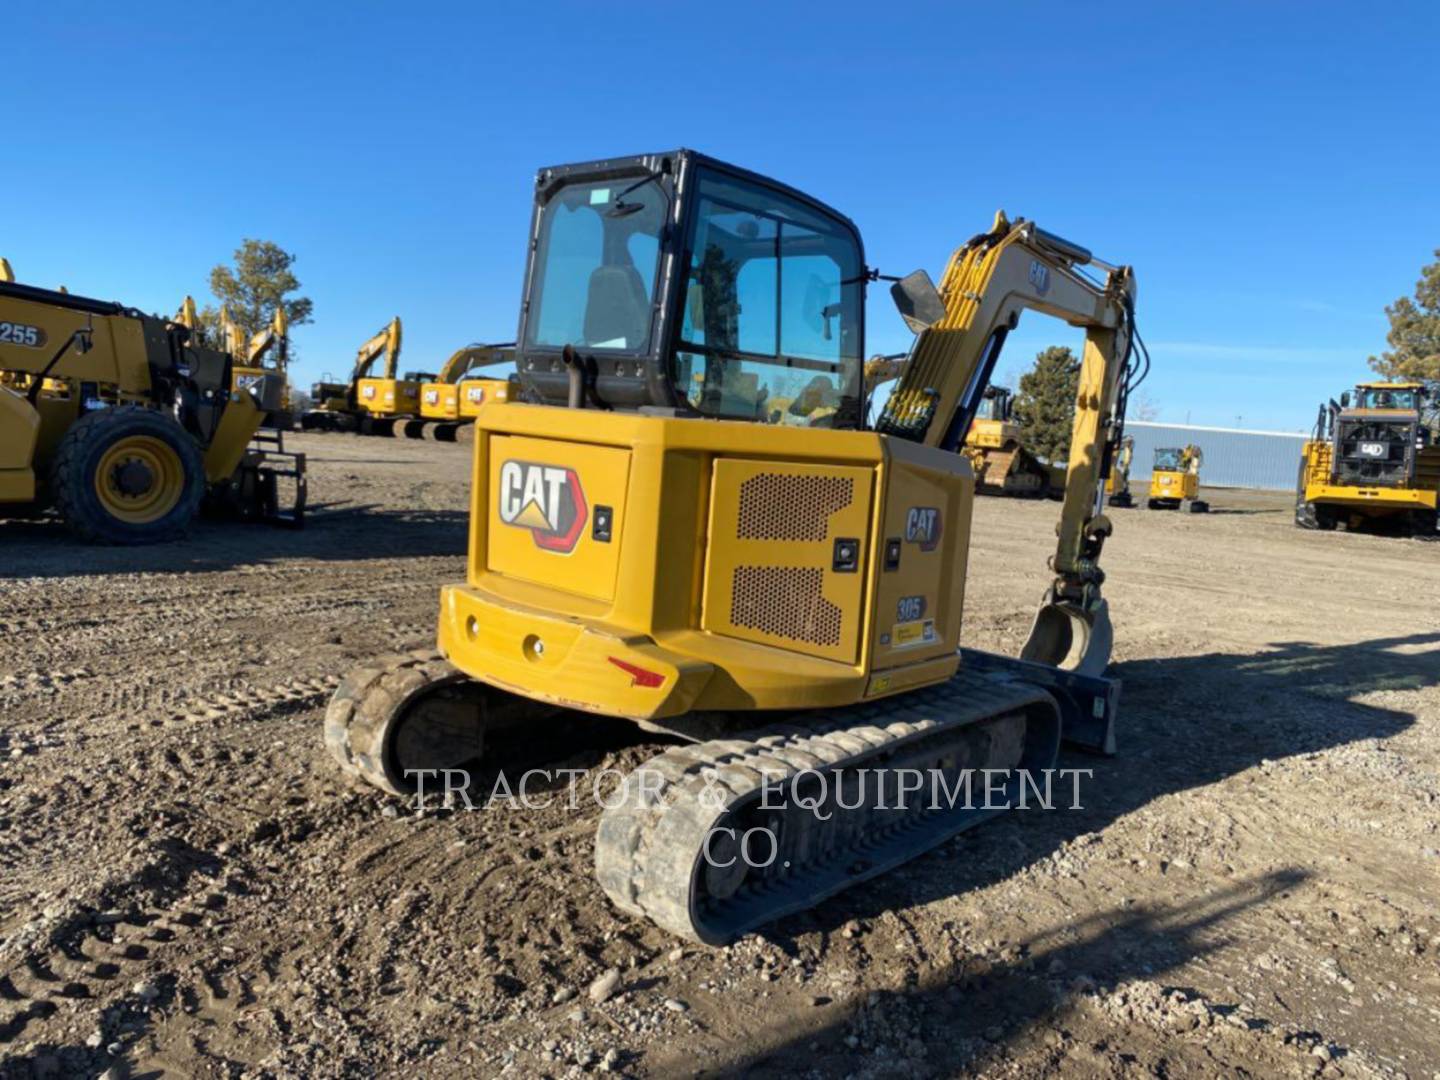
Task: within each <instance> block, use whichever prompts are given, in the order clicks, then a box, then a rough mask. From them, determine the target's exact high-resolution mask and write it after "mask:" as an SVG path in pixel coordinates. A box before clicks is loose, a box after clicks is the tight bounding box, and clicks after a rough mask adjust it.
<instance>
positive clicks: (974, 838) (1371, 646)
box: [723, 632, 1440, 1076]
mask: <svg viewBox="0 0 1440 1080" xmlns="http://www.w3.org/2000/svg"><path fill="white" fill-rule="evenodd" d="M1114 672H1115V674H1117V675H1119V676H1120V677H1121V678H1122V679H1124V681H1125V686H1124V691H1123V694H1122V697H1121V709H1120V726H1119V753H1118V755H1117V756H1116V757H1113V758H1103V757H1098V756H1093V755H1089V754H1084V753H1080V752H1074V751H1067V752H1065V753H1064V754H1062V758H1061V763H1060V764H1061V767H1065V768H1074V769H1093V770H1094V776H1093V777H1092V778H1090V779H1088V780H1086V781H1084V782H1083V784H1082V788H1081V800H1082V802H1083V804H1084V808H1083V809H1079V810H1071V809H1067V808H1065V806H1064V805H1063V804H1062V805H1058V806H1057V809H1055V810H1054V811H1048V812H1047V811H1041V810H1033V809H1032V810H1031V811H1028V812H1021V811H1015V812H1012V813H1011V814H1009V815H1006V816H1004V817H1002V818H999V819H997V820H996V821H994V822H991V823H989V824H986V825H981V826H979V827H978V828H976V829H973V830H971V831H970V832H968V833H965V834H963V835H962V837H961V838H959V839H958V840H957V841H954V842H952V843H951V844H950V845H948V846H946V847H944V848H942V849H940V850H939V851H938V852H936V853H935V854H932V855H930V856H928V857H926V858H923V859H921V860H918V861H917V862H915V863H912V864H911V865H910V867H908V868H902V869H901V870H900V871H899V872H897V873H892V874H890V875H887V876H884V877H882V878H879V879H877V880H876V881H874V882H871V883H868V884H866V885H864V886H862V887H859V888H857V889H855V890H853V891H851V892H847V893H842V894H840V895H839V896H837V897H835V898H833V899H832V900H829V901H827V902H825V903H822V904H821V905H820V906H819V907H817V908H815V909H814V910H812V911H809V912H806V913H804V914H802V915H798V916H794V917H791V918H788V919H785V920H782V921H781V922H780V923H778V924H776V926H775V927H774V928H772V929H771V930H770V931H769V932H768V933H767V934H766V936H767V937H768V938H769V939H770V940H771V942H772V944H774V945H775V946H776V947H777V948H779V949H781V950H782V951H786V952H789V953H792V954H793V952H794V948H795V947H794V940H793V939H794V938H795V936H797V935H799V934H803V933H814V932H817V931H818V932H820V933H822V934H826V935H830V934H834V933H837V932H838V931H839V929H840V928H841V927H842V926H844V924H846V923H847V922H849V921H851V920H853V919H860V920H869V919H875V918H878V917H880V916H881V915H883V914H884V913H885V912H887V911H899V912H903V911H905V910H906V909H907V908H911V907H914V906H917V905H921V904H926V903H929V902H932V901H936V900H940V899H943V898H945V897H949V896H955V895H959V894H963V893H966V892H971V891H974V890H978V889H983V888H985V887H987V886H991V885H994V884H996V883H998V882H1001V881H1004V880H1006V879H1008V878H1010V877H1012V876H1014V875H1015V874H1017V873H1019V872H1021V871H1022V870H1024V869H1025V868H1026V867H1029V866H1032V865H1034V864H1037V863H1040V862H1042V861H1044V860H1046V859H1048V858H1049V857H1050V856H1051V855H1053V854H1054V853H1055V852H1056V851H1057V850H1058V849H1059V848H1060V847H1061V846H1062V845H1064V844H1066V843H1067V842H1069V841H1071V840H1074V839H1075V838H1076V837H1079V836H1081V835H1082V834H1085V833H1092V832H1098V831H1100V830H1102V829H1104V828H1105V827H1106V826H1107V825H1109V824H1110V823H1111V822H1113V821H1116V820H1117V819H1119V818H1121V817H1123V816H1125V815H1127V814H1129V813H1132V812H1134V811H1136V810H1138V809H1140V808H1141V807H1143V806H1145V805H1146V804H1147V803H1150V802H1151V801H1153V800H1155V799H1158V798H1160V797H1162V796H1165V795H1168V794H1171V793H1175V792H1181V791H1186V790H1189V789H1193V788H1198V787H1203V786H1206V785H1209V784H1214V783H1217V782H1219V781H1222V780H1224V779H1225V778H1227V777H1230V776H1233V775H1235V774H1237V773H1240V772H1242V771H1244V770H1246V769H1249V768H1251V767H1253V766H1255V765H1258V764H1259V763H1261V762H1262V761H1266V760H1271V761H1274V760H1281V759H1284V758H1287V757H1293V756H1297V755H1306V754H1314V753H1319V752H1323V751H1325V750H1328V749H1331V748H1334V747H1338V746H1342V745H1345V744H1348V743H1354V742H1359V741H1362V740H1366V739H1384V738H1389V737H1392V736H1394V735H1397V734H1399V733H1400V732H1403V731H1405V730H1406V729H1407V728H1409V727H1410V726H1411V725H1412V724H1413V723H1414V722H1415V718H1414V716H1413V715H1412V714H1410V713H1407V712H1402V711H1398V710H1393V709H1383V708H1377V707H1375V706H1372V705H1366V704H1360V703H1357V702H1355V701H1354V700H1352V699H1353V698H1355V697H1357V696H1359V695H1362V694H1366V693H1371V692H1375V691H1381V690H1418V689H1424V688H1428V687H1434V686H1436V685H1440V633H1434V632H1431V633H1422V634H1414V635H1409V636H1403V637H1393V638H1382V639H1376V640H1373V641H1366V642H1359V643H1355V644H1350V645H1337V646H1320V645H1313V644H1307V643H1303V642H1290V643H1281V644H1277V645H1275V646H1274V647H1273V648H1272V649H1271V651H1268V652H1264V653H1258V654H1245V655H1237V654H1227V653H1207V654H1202V655H1198V656H1188V657H1177V658H1156V659H1147V660H1133V661H1128V662H1125V663H1121V664H1117V665H1115V668H1114ZM1177 687H1184V688H1185V692H1184V694H1183V695H1181V694H1177V692H1176V688H1177ZM1064 790H1065V792H1066V795H1067V797H1068V794H1069V787H1068V785H1067V786H1066V787H1065V788H1064ZM1061 802H1062V801H1061V800H1060V799H1059V798H1058V797H1057V804H1060V803H1061ZM1307 876H1308V875H1307V873H1306V871H1304V869H1303V868H1288V869H1286V870H1284V871H1277V872H1274V873H1270V874H1267V875H1264V876H1262V877H1259V878H1255V879H1251V880H1249V881H1246V882H1242V883H1239V884H1237V885H1235V886H1233V887H1229V888H1227V889H1225V890H1222V891H1218V892H1206V893H1202V894H1199V895H1196V896H1190V897H1184V896H1180V897H1177V900H1176V902H1175V904H1174V905H1173V906H1170V907H1166V908H1165V909H1163V910H1161V909H1153V910H1130V911H1127V910H1123V909H1120V908H1116V909H1113V910H1110V911H1108V912H1105V913H1103V914H1097V915H1094V916H1091V917H1090V918H1089V919H1087V920H1086V921H1085V922H1083V923H1070V924H1067V933H1074V934H1078V935H1079V936H1080V938H1081V939H1082V940H1079V941H1077V942H1073V943H1069V944H1057V943H1053V942H1049V941H1046V940H1045V939H1044V938H1043V936H1042V937H1041V938H1039V939H1036V940H1034V941H1030V942H1025V943H1022V946H1021V957H1022V959H1021V961H1020V962H1017V963H1016V964H1013V965H1001V966H999V967H994V968H989V969H988V970H987V971H986V972H985V973H984V974H983V975H979V974H975V973H972V972H971V971H969V970H968V968H967V967H961V966H952V967H951V968H949V969H948V970H946V971H944V972H943V973H942V974H941V976H940V977H939V979H938V985H928V986H920V987H917V988H915V989H914V990H912V991H908V992H907V993H905V994H903V995H894V996H897V997H904V998H909V999H913V1003H914V1004H915V1005H916V1006H917V1007H919V1008H924V1009H929V1008H931V1007H934V1008H942V1007H943V1008H944V1009H945V1010H946V1012H945V1013H942V1014H941V1015H944V1016H946V1025H945V1026H946V1029H947V1030H948V1031H951V1032H953V1036H954V1037H953V1039H952V1040H950V1041H949V1042H948V1043H947V1044H946V1045H937V1044H935V1043H933V1042H932V1043H931V1044H930V1046H931V1051H932V1056H931V1057H930V1058H929V1059H927V1063H928V1064H929V1065H930V1066H931V1067H933V1068H938V1069H939V1070H940V1072H941V1074H942V1075H945V1074H948V1073H947V1070H954V1069H962V1068H963V1067H964V1065H965V1059H964V1058H963V1057H954V1058H953V1059H951V1058H947V1057H946V1054H947V1053H958V1052H959V1051H957V1050H956V1048H955V1044H963V1042H964V1040H965V1039H967V1038H971V1039H979V1038H981V1037H982V1036H983V1035H984V1033H986V1032H987V1031H988V1032H990V1033H991V1034H992V1035H993V1034H994V1032H993V1030H992V1029H994V1028H997V1027H998V1028H999V1029H1000V1030H1001V1031H1002V1032H1003V1033H1004V1034H1003V1035H1002V1039H1006V1038H1010V1037H1013V1036H1015V1035H1017V1034H1019V1033H1020V1032H1022V1031H1023V1030H1024V1029H1025V1028H1026V1027H1027V1026H1028V1025H1029V1024H1030V1023H1031V1022H1033V1021H1034V1020H1036V1019H1037V1018H1039V1017H1040V1016H1042V1015H1044V1014H1046V1013H1048V1012H1049V1011H1051V1010H1052V1009H1054V1008H1055V1007H1056V1006H1057V1001H1056V999H1055V998H1054V996H1053V995H1052V994H1051V993H1050V992H1049V991H1047V990H1046V989H1045V983H1044V980H1043V979H1039V980H1037V979H1036V978H1035V976H1034V973H1035V972H1044V971H1046V970H1047V969H1048V968H1049V967H1050V966H1051V964H1052V962H1053V961H1056V960H1058V961H1059V962H1060V968H1061V969H1063V970H1065V971H1067V972H1071V973H1085V974H1086V975H1088V976H1089V977H1091V978H1093V979H1095V980H1097V981H1099V982H1100V983H1102V984H1111V985H1113V984H1114V983H1118V982H1121V981H1123V980H1125V979H1127V978H1130V977H1135V976H1144V977H1147V978H1148V977H1152V976H1156V977H1158V978H1159V979H1160V981H1163V973H1164V972H1165V971H1167V970H1172V969H1174V968H1177V967H1180V966H1182V965H1183V964H1185V963H1187V962H1188V961H1190V960H1192V959H1194V958H1196V957H1198V956H1201V955H1203V954H1204V952H1205V951H1206V948H1207V946H1206V945H1205V943H1204V942H1203V941H1202V940H1200V938H1199V934H1200V932H1201V931H1203V930H1206V929H1209V928H1214V927H1216V926H1217V924H1219V923H1221V922H1223V921H1224V920H1225V919H1226V918H1228V917H1230V916H1232V915H1234V914H1236V913H1237V912H1239V911H1240V910H1242V909H1243V908H1245V907H1248V906H1251V905H1254V904H1259V903H1263V902H1264V901H1265V900H1266V899H1267V898H1269V897H1271V896H1274V895H1276V894H1279V893H1283V892H1284V891H1285V890H1287V889H1290V888H1293V887H1295V886H1296V885H1298V884H1300V883H1301V882H1303V881H1304V880H1305V878H1306V877H1307ZM1068 977H1069V976H1067V978H1068ZM952 986H959V987H960V988H961V990H962V991H964V993H963V994H962V995H961V996H960V998H959V999H958V1000H955V999H954V996H953V994H950V987H952ZM847 1023H848V1016H847V1017H844V1018H840V1019H837V1020H836V1021H834V1022H833V1023H832V1024H831V1025H830V1026H829V1027H827V1028H825V1029H823V1030H820V1031H818V1032H817V1031H815V1030H813V1029H809V1030H806V1031H804V1032H803V1033H795V1032H787V1031H778V1032H775V1033H773V1034H772V1035H771V1036H770V1037H769V1038H767V1037H766V1036H765V1035H764V1033H757V1035H756V1039H755V1042H754V1043H753V1044H752V1045H761V1046H765V1045H766V1044H768V1047H767V1048H766V1049H762V1050H760V1051H759V1052H758V1053H755V1054H754V1055H752V1056H749V1057H747V1058H746V1059H744V1060H743V1061H735V1062H730V1063H727V1064H726V1065H725V1066H723V1070H724V1071H725V1072H726V1073H737V1072H738V1073H742V1074H743V1075H746V1076H769V1075H776V1076H780V1075H789V1074H790V1073H791V1072H793V1071H794V1068H795V1063H796V1062H797V1061H802V1060H803V1061H804V1062H805V1063H806V1064H807V1066H813V1065H814V1064H815V1063H816V1060H815V1058H816V1055H815V1053H814V1052H813V1051H811V1050H810V1049H809V1047H810V1044H812V1043H815V1042H817V1041H818V1042H821V1043H822V1044H826V1045H834V1040H835V1039H836V1038H837V1036H839V1035H841V1034H842V1033H843V1029H844V1028H845V1027H846V1025H847ZM833 1064H834V1065H835V1066H836V1068H837V1070H838V1071H839V1072H840V1073H842V1074H843V1073H844V1072H845V1071H846V1069H845V1068H843V1067H842V1059H841V1058H840V1057H839V1056H837V1057H836V1058H835V1060H834V1062H833ZM851 1068H853V1063H852V1065H851Z"/></svg>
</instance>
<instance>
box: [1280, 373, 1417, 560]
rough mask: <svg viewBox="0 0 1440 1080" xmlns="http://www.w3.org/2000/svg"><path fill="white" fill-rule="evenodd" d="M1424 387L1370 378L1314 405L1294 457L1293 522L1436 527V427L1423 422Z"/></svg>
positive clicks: (1308, 525) (1309, 525) (1408, 529)
mask: <svg viewBox="0 0 1440 1080" xmlns="http://www.w3.org/2000/svg"><path fill="white" fill-rule="evenodd" d="M1431 394H1432V391H1431V389H1430V388H1429V387H1427V386H1426V384H1424V383H1420V382H1371V383H1361V384H1360V385H1358V386H1356V387H1355V392H1354V398H1353V400H1352V398H1351V395H1350V394H1349V393H1345V394H1342V395H1340V402H1339V404H1336V403H1335V402H1334V401H1331V402H1328V403H1326V404H1324V405H1322V406H1320V414H1319V416H1318V418H1317V419H1316V421H1315V429H1314V431H1313V432H1312V433H1311V436H1310V440H1309V441H1308V442H1306V444H1305V447H1304V449H1303V450H1302V451H1301V457H1300V475H1299V478H1298V480H1297V482H1296V492H1295V524H1296V525H1298V526H1299V527H1300V528H1302V529H1333V528H1335V527H1336V526H1337V525H1344V526H1345V527H1346V528H1360V527H1362V526H1365V525H1373V526H1381V527H1388V528H1396V527H1398V528H1399V529H1400V530H1402V531H1406V532H1411V533H1414V534H1417V535H1422V536H1434V535H1435V534H1436V533H1437V532H1440V514H1437V505H1440V433H1437V432H1436V431H1434V430H1432V429H1431V428H1430V427H1428V426H1427V425H1426V423H1425V410H1426V406H1427V404H1429V403H1430V397H1431Z"/></svg>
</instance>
